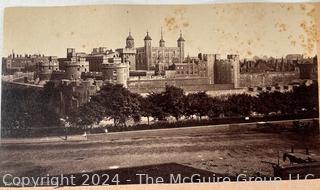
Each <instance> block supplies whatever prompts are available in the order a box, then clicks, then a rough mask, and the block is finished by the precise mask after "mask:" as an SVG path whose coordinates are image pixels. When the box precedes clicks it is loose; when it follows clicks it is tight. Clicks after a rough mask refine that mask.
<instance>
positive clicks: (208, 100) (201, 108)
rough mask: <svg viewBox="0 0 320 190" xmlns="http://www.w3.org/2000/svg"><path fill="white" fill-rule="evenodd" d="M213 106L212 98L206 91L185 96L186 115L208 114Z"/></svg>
mask: <svg viewBox="0 0 320 190" xmlns="http://www.w3.org/2000/svg"><path fill="white" fill-rule="evenodd" d="M212 106H213V98H212V97H210V96H209V95H208V94H207V93H206V92H197V93H191V94H188V95H187V96H186V98H185V107H186V109H185V110H186V111H185V113H186V115H187V116H192V115H196V116H198V117H199V118H200V119H201V117H203V116H205V115H208V113H209V111H210V110H211V109H212Z"/></svg>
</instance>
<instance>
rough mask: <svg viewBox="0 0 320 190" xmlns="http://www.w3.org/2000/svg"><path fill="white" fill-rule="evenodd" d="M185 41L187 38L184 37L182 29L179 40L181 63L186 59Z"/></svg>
mask: <svg viewBox="0 0 320 190" xmlns="http://www.w3.org/2000/svg"><path fill="white" fill-rule="evenodd" d="M184 42H185V40H184V38H183V37H182V32H181V31H180V37H179V38H178V40H177V43H178V47H179V53H180V57H179V61H180V63H182V62H183V60H184Z"/></svg>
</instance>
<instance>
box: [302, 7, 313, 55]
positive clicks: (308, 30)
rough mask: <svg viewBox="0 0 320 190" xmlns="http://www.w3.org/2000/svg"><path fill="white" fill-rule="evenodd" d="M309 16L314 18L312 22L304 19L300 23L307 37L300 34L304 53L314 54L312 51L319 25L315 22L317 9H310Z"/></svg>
mask: <svg viewBox="0 0 320 190" xmlns="http://www.w3.org/2000/svg"><path fill="white" fill-rule="evenodd" d="M306 15H307V16H308V17H310V19H311V20H312V22H309V23H308V22H307V21H305V20H304V21H302V22H301V23H300V24H299V27H300V28H302V30H303V31H304V33H305V37H304V36H303V35H300V36H299V39H300V45H301V46H302V47H303V48H304V54H305V55H306V56H313V55H312V52H313V49H314V47H315V45H316V42H317V26H316V24H315V18H316V10H315V8H312V9H311V10H310V11H308V12H307V13H306Z"/></svg>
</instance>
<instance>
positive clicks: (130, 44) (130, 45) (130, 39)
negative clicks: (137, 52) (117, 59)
mask: <svg viewBox="0 0 320 190" xmlns="http://www.w3.org/2000/svg"><path fill="white" fill-rule="evenodd" d="M126 48H129V49H132V48H134V38H133V37H132V36H131V32H129V36H128V37H127V39H126Z"/></svg>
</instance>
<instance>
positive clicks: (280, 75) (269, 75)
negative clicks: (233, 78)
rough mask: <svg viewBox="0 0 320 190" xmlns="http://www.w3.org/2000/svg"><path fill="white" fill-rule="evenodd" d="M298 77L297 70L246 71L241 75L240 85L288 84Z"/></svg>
mask: <svg viewBox="0 0 320 190" xmlns="http://www.w3.org/2000/svg"><path fill="white" fill-rule="evenodd" d="M296 79H299V73H297V72H265V73H246V74H241V75H240V87H254V86H261V87H262V86H274V85H277V84H279V85H286V84H289V83H291V82H292V81H293V80H296Z"/></svg>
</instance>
